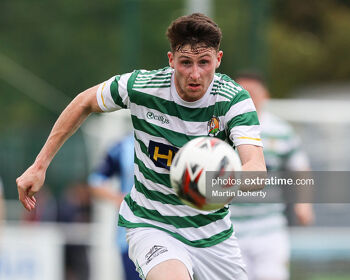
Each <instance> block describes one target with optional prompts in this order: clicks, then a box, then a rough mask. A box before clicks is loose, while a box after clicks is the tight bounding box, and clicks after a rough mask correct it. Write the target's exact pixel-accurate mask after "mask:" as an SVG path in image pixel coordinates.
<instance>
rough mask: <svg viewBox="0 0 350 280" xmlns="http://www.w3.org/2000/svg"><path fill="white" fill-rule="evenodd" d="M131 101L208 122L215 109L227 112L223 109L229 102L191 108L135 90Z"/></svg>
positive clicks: (196, 120) (184, 118)
mask: <svg viewBox="0 0 350 280" xmlns="http://www.w3.org/2000/svg"><path fill="white" fill-rule="evenodd" d="M135 92H136V93H137V94H134V95H133V96H132V98H130V101H131V102H133V103H135V104H137V105H140V106H145V107H147V108H149V109H155V110H158V111H160V112H162V113H164V114H168V115H170V116H175V117H178V118H180V119H182V120H184V121H195V122H207V121H209V119H210V118H211V117H212V116H213V115H214V110H219V111H220V112H223V114H222V115H224V114H225V111H224V110H223V109H224V108H226V106H227V105H226V104H227V102H218V103H216V105H215V104H214V105H211V106H208V107H206V108H189V107H185V106H181V105H179V104H176V103H175V102H173V101H168V100H165V99H163V98H160V97H158V96H153V95H150V94H146V93H143V92H139V91H135Z"/></svg>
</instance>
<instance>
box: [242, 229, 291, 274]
mask: <svg viewBox="0 0 350 280" xmlns="http://www.w3.org/2000/svg"><path fill="white" fill-rule="evenodd" d="M238 243H239V247H240V248H241V251H242V257H243V261H244V263H245V264H246V266H247V267H246V270H247V274H248V279H249V280H257V279H276V280H286V279H289V240H288V234H287V232H286V231H285V230H280V231H276V232H273V233H268V234H264V235H261V236H249V237H241V238H239V239H238Z"/></svg>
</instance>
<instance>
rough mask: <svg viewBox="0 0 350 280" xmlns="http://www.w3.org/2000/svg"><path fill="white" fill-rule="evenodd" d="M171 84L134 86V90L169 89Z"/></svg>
mask: <svg viewBox="0 0 350 280" xmlns="http://www.w3.org/2000/svg"><path fill="white" fill-rule="evenodd" d="M169 87H170V84H164V85H159V86H147V85H144V86H143V85H134V88H169Z"/></svg>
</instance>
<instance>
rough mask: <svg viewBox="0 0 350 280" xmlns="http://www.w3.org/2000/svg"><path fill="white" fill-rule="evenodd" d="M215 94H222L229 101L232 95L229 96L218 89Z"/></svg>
mask: <svg viewBox="0 0 350 280" xmlns="http://www.w3.org/2000/svg"><path fill="white" fill-rule="evenodd" d="M216 94H218V95H220V96H222V97H225V98H227V100H228V101H231V100H232V96H229V95H227V94H226V93H223V92H220V91H218V92H217V93H216Z"/></svg>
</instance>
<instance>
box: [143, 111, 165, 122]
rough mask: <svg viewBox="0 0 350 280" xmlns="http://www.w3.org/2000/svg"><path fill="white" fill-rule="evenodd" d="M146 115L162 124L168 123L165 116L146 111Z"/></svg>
mask: <svg viewBox="0 0 350 280" xmlns="http://www.w3.org/2000/svg"><path fill="white" fill-rule="evenodd" d="M146 117H147V119H150V120H156V121H159V122H161V123H162V124H168V123H169V122H170V121H169V119H167V118H166V117H164V116H162V115H156V114H154V113H153V112H147V114H146Z"/></svg>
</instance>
